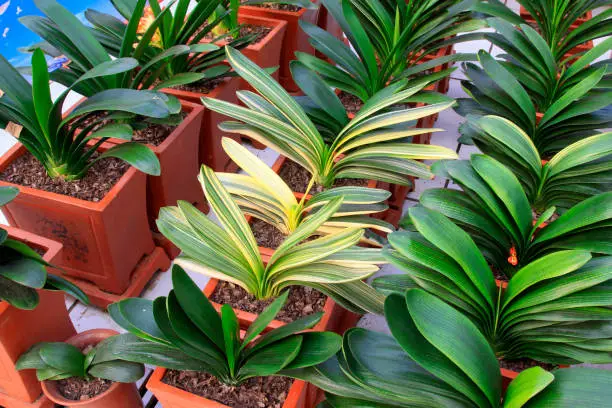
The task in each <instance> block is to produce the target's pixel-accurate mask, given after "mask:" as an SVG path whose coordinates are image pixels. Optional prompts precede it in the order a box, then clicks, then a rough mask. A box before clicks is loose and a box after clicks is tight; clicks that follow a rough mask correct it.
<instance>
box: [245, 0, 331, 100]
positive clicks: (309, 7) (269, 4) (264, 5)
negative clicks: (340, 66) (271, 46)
mask: <svg viewBox="0 0 612 408" xmlns="http://www.w3.org/2000/svg"><path fill="white" fill-rule="evenodd" d="M240 15H244V16H256V17H265V18H272V19H275V20H282V21H285V22H286V23H287V31H286V33H285V39H284V41H283V45H282V50H281V55H280V70H279V75H280V79H279V82H280V83H281V84H282V85H283V87H284V88H285V89H286V90H287V91H289V92H299V88H298V87H297V85H296V84H295V82H294V81H293V79H292V77H291V71H290V70H289V63H290V62H291V61H292V60H294V59H295V54H296V52H298V51H299V52H306V53H310V54H314V48H313V47H312V46H311V45H310V44H309V43H308V37H307V36H306V34H305V33H304V32H303V31H302V30H301V29H300V26H299V24H300V22H301V21H306V22H309V23H311V24H316V23H317V20H318V18H319V6H318V5H317V4H316V2H314V1H312V2H311V1H309V0H285V1H278V0H272V1H263V0H259V1H248V2H247V4H245V5H242V6H240Z"/></svg>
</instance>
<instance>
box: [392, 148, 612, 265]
mask: <svg viewBox="0 0 612 408" xmlns="http://www.w3.org/2000/svg"><path fill="white" fill-rule="evenodd" d="M436 170H437V174H438V175H439V176H440V177H447V178H449V179H451V180H453V182H455V183H456V184H458V185H459V186H460V187H461V189H462V191H459V190H454V189H430V190H427V191H425V192H423V194H422V195H421V199H420V205H421V206H423V207H426V208H429V209H431V210H435V211H439V212H441V213H442V214H444V215H446V216H447V217H449V218H450V219H451V220H452V221H453V222H454V223H455V224H457V225H458V226H460V227H461V228H463V229H464V230H465V231H466V232H467V233H468V234H470V236H471V237H472V239H474V241H475V242H476V244H477V245H478V247H479V248H480V250H481V251H482V253H483V255H484V256H485V257H486V259H487V260H488V261H489V262H490V263H491V264H492V265H493V266H494V267H495V268H496V269H497V270H498V271H500V272H502V273H504V274H505V275H506V276H509V277H512V276H513V275H514V274H515V273H516V271H517V270H518V269H520V268H521V267H523V266H525V265H527V264H529V263H531V262H533V261H535V260H537V259H539V258H540V257H542V256H544V255H546V254H548V253H550V252H553V251H556V250H559V249H582V250H586V251H590V252H593V253H597V254H606V255H612V251H611V250H610V243H611V238H612V235H611V234H610V232H611V229H610V226H609V223H610V219H611V217H612V213H611V212H610V205H611V203H612V193H610V192H606V193H601V194H598V195H594V196H592V197H591V198H588V199H586V200H584V201H582V202H580V203H578V204H576V205H574V206H573V207H572V208H570V209H569V210H567V211H565V212H564V213H563V214H562V215H561V216H559V217H558V218H556V219H555V217H556V214H555V212H556V207H554V206H553V207H548V208H545V209H544V210H543V211H542V213H536V215H535V217H534V212H533V209H532V207H531V205H530V202H529V200H528V198H527V195H526V194H525V191H524V190H523V189H522V188H521V185H520V183H519V181H518V179H517V177H516V176H514V175H513V174H512V172H510V170H509V169H508V168H506V167H504V166H503V165H502V164H501V163H499V162H497V161H496V160H495V159H493V158H491V157H489V156H484V155H472V158H471V159H470V160H469V161H457V162H446V163H440V165H439V166H438V167H437V168H436ZM570 186H571V184H570ZM413 220H414V217H411V216H406V217H405V218H404V219H403V220H402V222H401V225H402V226H403V227H404V228H407V229H414V225H413Z"/></svg>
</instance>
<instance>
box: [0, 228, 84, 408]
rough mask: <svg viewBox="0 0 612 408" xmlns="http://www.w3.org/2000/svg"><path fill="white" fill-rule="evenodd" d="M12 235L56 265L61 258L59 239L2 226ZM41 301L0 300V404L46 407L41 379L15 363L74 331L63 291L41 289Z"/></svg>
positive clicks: (72, 333)
mask: <svg viewBox="0 0 612 408" xmlns="http://www.w3.org/2000/svg"><path fill="white" fill-rule="evenodd" d="M2 228H3V229H5V230H6V231H7V232H8V234H9V237H10V238H11V239H14V240H18V241H20V242H23V243H25V244H27V245H29V246H30V247H32V248H36V249H39V250H42V251H44V255H43V259H44V260H45V261H47V262H48V263H50V264H56V263H58V262H59V261H60V260H61V257H62V245H61V244H60V243H58V242H55V241H51V240H49V239H46V238H43V237H40V236H37V235H34V234H31V233H29V232H25V231H23V230H20V229H17V228H13V227H7V226H2ZM38 293H39V296H40V303H39V305H38V307H37V308H36V309H34V310H21V309H17V308H15V307H13V306H11V305H9V304H8V303H6V302H0V405H2V406H5V407H10V408H13V407H15V408H17V407H19V408H21V407H30V406H31V407H46V406H48V405H49V401H48V400H47V399H46V398H44V397H41V393H42V390H41V388H40V382H39V381H38V380H37V379H36V373H35V372H34V371H31V370H25V371H24V370H22V371H17V370H16V369H15V363H16V362H17V360H18V359H19V357H20V356H21V355H22V354H23V353H25V352H26V351H27V350H28V349H30V347H32V346H33V345H34V344H36V343H39V342H42V341H64V340H66V339H67V338H69V337H70V336H73V335H74V334H75V330H74V326H73V325H72V322H71V321H70V317H69V316H68V311H67V310H66V303H65V301H64V294H63V293H62V292H51V291H47V290H41V291H39V292H38Z"/></svg>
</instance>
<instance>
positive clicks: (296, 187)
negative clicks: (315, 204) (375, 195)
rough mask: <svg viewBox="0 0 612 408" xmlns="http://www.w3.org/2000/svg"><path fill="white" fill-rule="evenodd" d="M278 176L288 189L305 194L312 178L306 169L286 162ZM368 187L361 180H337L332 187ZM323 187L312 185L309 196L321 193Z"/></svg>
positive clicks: (366, 182) (288, 161)
mask: <svg viewBox="0 0 612 408" xmlns="http://www.w3.org/2000/svg"><path fill="white" fill-rule="evenodd" d="M279 176H280V177H281V178H282V179H283V180H284V181H285V183H287V185H288V186H289V188H290V189H291V190H292V191H295V192H296V193H305V192H306V189H307V188H308V183H310V178H311V177H312V176H311V175H310V173H308V171H307V170H306V169H304V168H303V167H302V166H300V165H299V164H297V163H295V162H292V161H291V160H286V161H285V163H284V164H283V165H282V166H281V168H280V172H279ZM367 185H368V180H361V179H337V180H336V181H335V183H334V187H345V186H353V187H365V186H367ZM323 190H324V188H323V186H321V185H319V184H316V183H315V184H314V185H313V186H312V188H311V189H310V192H309V193H310V194H316V193H320V192H321V191H323Z"/></svg>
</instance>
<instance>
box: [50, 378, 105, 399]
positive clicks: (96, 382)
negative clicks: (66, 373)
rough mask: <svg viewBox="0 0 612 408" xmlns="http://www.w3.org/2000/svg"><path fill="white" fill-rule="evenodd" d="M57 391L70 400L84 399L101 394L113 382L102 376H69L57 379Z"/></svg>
mask: <svg viewBox="0 0 612 408" xmlns="http://www.w3.org/2000/svg"><path fill="white" fill-rule="evenodd" d="M56 384H57V391H58V392H59V393H60V395H61V396H62V397H64V398H66V399H68V400H71V401H84V400H88V399H91V398H93V397H95V396H96V395H100V394H102V393H103V392H104V391H106V390H108V389H109V388H110V386H111V385H113V382H112V381H110V380H104V379H102V378H93V379H92V380H89V381H88V380H86V379H84V378H77V377H71V378H67V379H65V380H58V381H57V382H56Z"/></svg>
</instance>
